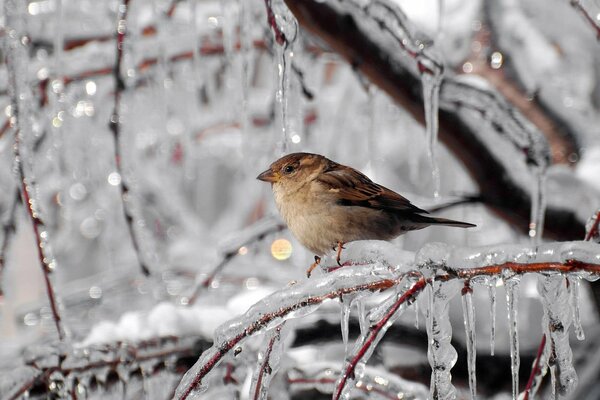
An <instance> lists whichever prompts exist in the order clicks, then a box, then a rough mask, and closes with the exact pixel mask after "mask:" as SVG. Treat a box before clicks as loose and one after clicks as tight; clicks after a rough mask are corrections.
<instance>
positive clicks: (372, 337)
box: [333, 278, 427, 400]
mask: <svg viewBox="0 0 600 400" xmlns="http://www.w3.org/2000/svg"><path fill="white" fill-rule="evenodd" d="M426 285H427V280H426V279H425V278H420V279H419V280H418V281H417V282H415V283H414V284H413V285H412V286H411V287H410V288H409V289H408V290H407V291H406V292H404V294H403V295H402V296H400V298H398V300H397V301H396V302H395V303H394V304H393V305H392V306H391V307H390V308H389V309H388V310H387V312H386V313H385V315H384V316H383V318H381V319H380V320H379V322H377V324H375V325H372V326H371V327H370V328H369V333H368V335H367V338H366V339H365V342H364V343H363V345H362V347H361V348H360V350H359V351H358V352H357V353H356V354H355V356H354V358H352V360H351V361H350V363H349V364H348V367H347V368H346V370H345V371H344V372H343V374H342V377H341V379H340V382H339V384H338V385H337V387H336V389H335V393H334V395H333V399H334V400H338V399H339V398H340V396H341V395H342V392H343V391H344V387H345V386H346V383H347V382H348V379H350V378H351V377H352V376H354V370H355V369H356V366H357V365H358V363H359V362H360V361H361V360H362V359H363V357H364V356H365V354H366V353H367V351H369V349H370V348H371V346H372V345H373V344H374V343H375V342H376V338H377V336H378V335H379V333H380V332H381V330H382V329H383V327H384V326H385V325H386V324H387V323H388V321H389V320H390V318H392V316H393V315H394V314H395V313H396V312H397V311H398V309H399V308H400V306H401V305H402V304H404V303H405V302H406V301H408V300H409V299H411V298H414V297H415V296H416V295H418V294H419V293H420V292H421V290H423V289H424V288H425V286H426Z"/></svg>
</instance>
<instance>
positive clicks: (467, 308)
mask: <svg viewBox="0 0 600 400" xmlns="http://www.w3.org/2000/svg"><path fill="white" fill-rule="evenodd" d="M462 292H463V293H462V308H463V319H464V325H465V334H466V338H467V339H466V340H467V364H468V365H467V366H468V372H469V390H470V392H471V400H475V398H476V397H477V377H476V373H475V371H476V368H475V362H476V360H477V346H476V345H477V339H476V335H475V307H474V305H473V289H472V288H471V287H470V286H469V283H468V282H465V287H464V288H463V290H462Z"/></svg>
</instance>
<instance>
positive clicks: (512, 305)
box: [504, 278, 521, 400]
mask: <svg viewBox="0 0 600 400" xmlns="http://www.w3.org/2000/svg"><path fill="white" fill-rule="evenodd" d="M519 282H520V281H519V279H518V278H510V279H507V280H506V281H505V282H504V287H505V288H506V308H507V311H508V329H509V336H510V339H509V340H510V370H511V373H512V398H513V400H517V398H518V396H519V366H520V364H521V358H520V355H519V329H518V306H519Z"/></svg>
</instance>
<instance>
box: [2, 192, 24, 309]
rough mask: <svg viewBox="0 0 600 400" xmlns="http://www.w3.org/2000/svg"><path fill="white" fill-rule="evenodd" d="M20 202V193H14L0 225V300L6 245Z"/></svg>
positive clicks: (13, 227)
mask: <svg viewBox="0 0 600 400" xmlns="http://www.w3.org/2000/svg"><path fill="white" fill-rule="evenodd" d="M20 202H21V193H20V191H19V190H17V191H16V193H15V196H14V199H13V201H12V205H11V206H10V210H9V211H8V213H9V215H8V218H7V219H6V222H4V224H3V225H2V246H0V298H1V297H2V296H3V295H4V280H3V275H4V266H5V262H6V253H7V251H8V245H9V243H10V241H11V239H12V236H13V234H14V233H15V230H16V225H15V217H16V215H17V207H18V205H19V203H20Z"/></svg>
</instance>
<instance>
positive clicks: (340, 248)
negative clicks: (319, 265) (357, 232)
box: [335, 242, 345, 267]
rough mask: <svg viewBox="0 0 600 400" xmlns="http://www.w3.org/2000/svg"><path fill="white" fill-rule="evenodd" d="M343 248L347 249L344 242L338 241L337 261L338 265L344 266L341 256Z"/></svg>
mask: <svg viewBox="0 0 600 400" xmlns="http://www.w3.org/2000/svg"><path fill="white" fill-rule="evenodd" d="M343 249H345V247H344V242H338V245H337V253H336V256H335V261H336V262H337V265H339V266H340V267H341V266H342V263H341V262H340V258H341V257H342V250H343Z"/></svg>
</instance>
